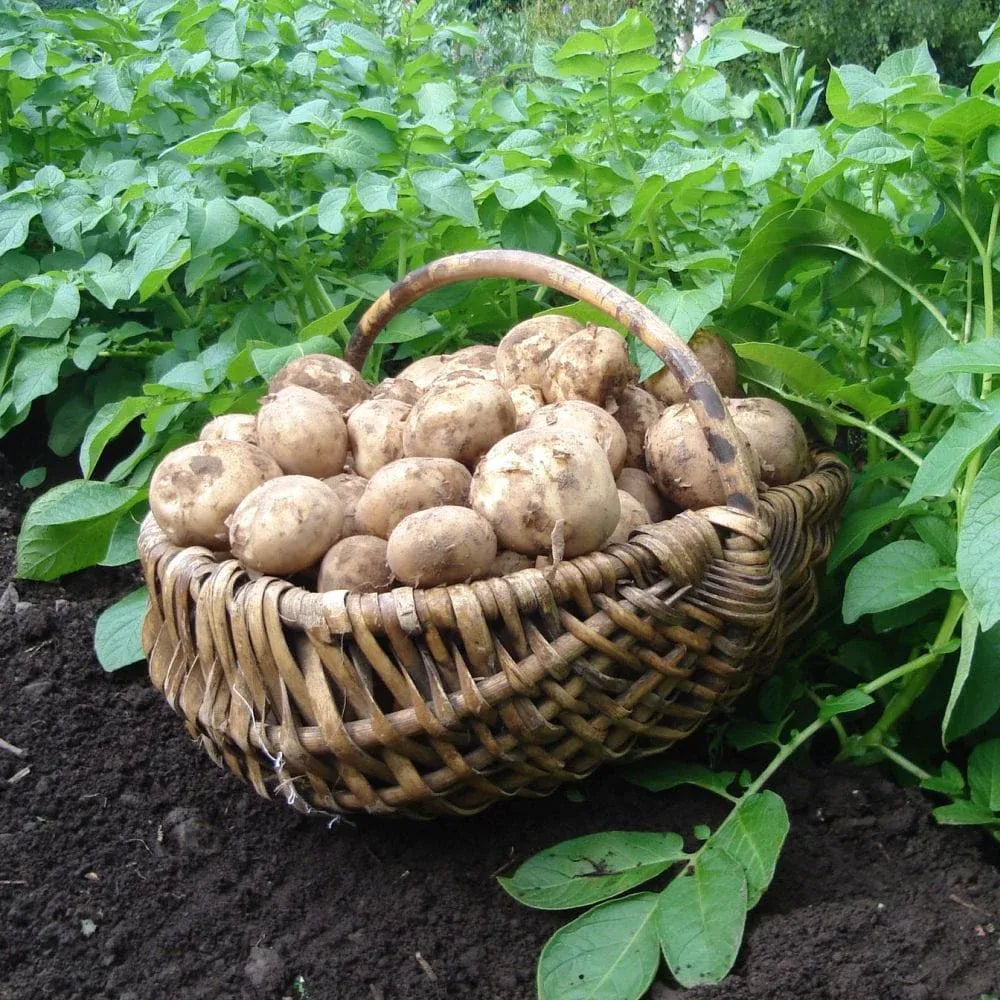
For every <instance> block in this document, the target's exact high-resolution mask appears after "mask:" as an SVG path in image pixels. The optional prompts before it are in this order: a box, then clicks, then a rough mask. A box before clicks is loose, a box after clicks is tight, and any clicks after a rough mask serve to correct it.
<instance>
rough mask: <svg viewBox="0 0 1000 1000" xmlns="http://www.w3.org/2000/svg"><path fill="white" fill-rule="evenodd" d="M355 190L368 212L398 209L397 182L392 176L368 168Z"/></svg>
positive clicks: (358, 180)
mask: <svg viewBox="0 0 1000 1000" xmlns="http://www.w3.org/2000/svg"><path fill="white" fill-rule="evenodd" d="M355 191H356V193H357V196H358V201H359V202H360V203H361V207H362V208H363V209H364V210H365V211H366V212H395V211H396V204H397V195H396V182H395V180H394V179H393V178H392V177H385V176H383V175H382V174H376V173H373V172H372V171H371V170H366V171H365V172H364V173H363V174H361V176H360V177H359V178H358V179H357V182H356V184H355Z"/></svg>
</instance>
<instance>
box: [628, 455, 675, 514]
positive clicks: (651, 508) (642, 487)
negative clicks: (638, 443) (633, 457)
mask: <svg viewBox="0 0 1000 1000" xmlns="http://www.w3.org/2000/svg"><path fill="white" fill-rule="evenodd" d="M615 484H616V485H617V486H618V489H619V490H620V491H622V492H624V493H628V494H630V495H631V496H633V497H635V499H636V500H638V501H639V503H641V504H642V505H643V507H645V508H646V512H647V513H648V514H649V520H650V522H651V523H653V524H656V523H658V522H659V521H665V520H666V519H667V518H668V517H670V516H671V515H672V514H674V513H676V512H677V507H676V506H674V505H671V504H668V503H667V501H666V500H664V499H663V497H661V496H660V493H659V491H658V490H657V488H656V483H654V482H653V477H652V476H651V475H650V474H649V473H648V472H644V471H643V470H642V469H634V468H632V467H630V466H625V468H624V469H622V471H621V474H620V475H619V476H618V478H617V479H616V480H615Z"/></svg>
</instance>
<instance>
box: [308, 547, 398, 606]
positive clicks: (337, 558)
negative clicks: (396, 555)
mask: <svg viewBox="0 0 1000 1000" xmlns="http://www.w3.org/2000/svg"><path fill="white" fill-rule="evenodd" d="M391 584H392V570H390V569H389V564H388V562H387V561H386V543H385V539H384V538H376V537H375V536H374V535H355V536H353V537H351V538H342V539H341V540H340V541H339V542H337V543H336V544H335V545H334V546H333V548H331V549H330V551H329V552H327V554H326V555H325V556H323V561H322V562H321V563H320V564H319V578H318V580H317V581H316V590H317V591H318V592H319V593H322V592H323V591H324V590H359V591H363V592H364V593H372V592H375V593H378V592H380V591H383V590H387V589H388V588H389V587H390V586H391Z"/></svg>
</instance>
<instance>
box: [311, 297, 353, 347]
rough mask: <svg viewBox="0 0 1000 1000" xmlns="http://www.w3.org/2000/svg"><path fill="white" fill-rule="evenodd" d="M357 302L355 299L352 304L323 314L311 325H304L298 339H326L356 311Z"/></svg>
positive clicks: (349, 303)
mask: <svg viewBox="0 0 1000 1000" xmlns="http://www.w3.org/2000/svg"><path fill="white" fill-rule="evenodd" d="M359 301H360V300H359V299H355V300H354V301H353V302H348V303H347V304H346V305H343V306H341V307H340V308H339V309H334V310H333V311H332V312H328V313H324V314H323V315H322V316H320V317H318V318H317V319H314V320H313V321H312V322H311V323H308V324H306V326H304V327H302V330H301V331H300V332H299V339H300V340H311V339H312V338H313V337H328V336H329V335H330V334H331V333H333V332H334V330H337V329H339V328H340V326H341V325H342V324H343V323H344V321H345V320H346V319H347V318H348V317H349V316H350V315H351V313H353V312H354V310H355V309H357V307H358V302H359Z"/></svg>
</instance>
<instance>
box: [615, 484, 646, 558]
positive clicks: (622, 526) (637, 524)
mask: <svg viewBox="0 0 1000 1000" xmlns="http://www.w3.org/2000/svg"><path fill="white" fill-rule="evenodd" d="M618 500H619V502H620V503H621V505H622V513H621V517H619V518H618V523H617V524H616V525H615V530H614V531H613V532H611V537H610V538H609V539H608V541H607V544H608V545H610V544H611V543H612V542H627V541H628V536H629V535H630V534H631V533H632V532H633V531H635V529H636V528H641V527H642V525H644V524H649V523H650V520H649V512H648V511H647V510H646V508H645V507H643V505H642V504H641V503H639V501H638V500H636V498H635V497H634V496H632V495H631V494H630V493H626V492H625V491H624V490H619V491H618Z"/></svg>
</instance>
